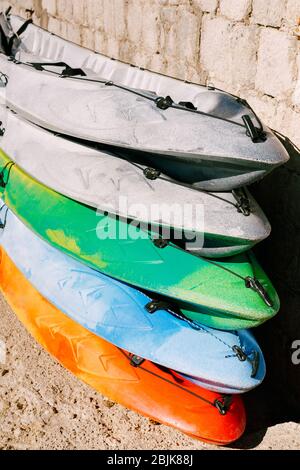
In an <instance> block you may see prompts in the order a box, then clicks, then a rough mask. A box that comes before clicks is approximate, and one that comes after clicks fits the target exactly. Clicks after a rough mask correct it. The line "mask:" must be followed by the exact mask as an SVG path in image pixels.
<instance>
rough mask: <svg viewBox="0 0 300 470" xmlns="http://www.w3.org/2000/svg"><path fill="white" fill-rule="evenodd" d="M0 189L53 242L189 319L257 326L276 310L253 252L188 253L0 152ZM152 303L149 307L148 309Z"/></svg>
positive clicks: (22, 216) (237, 326)
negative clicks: (216, 256)
mask: <svg viewBox="0 0 300 470" xmlns="http://www.w3.org/2000/svg"><path fill="white" fill-rule="evenodd" d="M0 196H1V198H2V199H3V201H4V202H5V203H6V204H7V206H8V207H9V208H10V209H11V210H12V211H13V212H14V213H15V214H16V215H17V216H18V217H19V218H20V219H21V220H22V221H23V222H24V223H25V224H26V225H27V226H28V227H29V228H30V229H31V230H33V231H34V232H36V233H37V234H38V235H39V236H40V237H42V238H43V239H44V240H46V241H47V242H48V243H50V244H52V245H53V246H54V247H56V248H58V249H60V250H62V251H64V252H65V253H67V254H69V255H71V256H73V257H74V258H77V259H78V260H80V261H81V262H83V263H85V264H87V265H89V266H90V267H92V268H94V269H96V270H98V271H101V272H103V273H104V274H107V275H109V276H111V277H114V278H116V279H119V280H121V281H124V282H126V283H128V284H131V285H133V286H136V287H138V288H140V289H144V290H147V291H150V292H152V293H156V295H157V296H159V299H160V300H161V299H167V301H169V302H172V300H173V301H175V303H176V304H177V305H178V306H179V307H180V308H181V309H182V312H183V313H184V314H185V315H186V316H187V317H189V318H191V319H193V320H197V321H201V323H203V324H206V325H209V326H212V327H215V328H219V329H240V328H247V327H254V326H257V325H259V324H261V323H263V322H265V321H266V320H268V319H269V318H271V317H272V316H274V315H275V314H276V313H277V312H278V310H279V299H278V296H277V294H276V291H275V289H274V287H273V286H272V284H271V282H270V280H269V279H268V277H267V276H266V274H265V273H264V272H263V271H262V269H261V268H260V267H259V265H258V263H257V261H256V260H255V258H254V256H253V255H252V254H248V255H247V254H246V255H238V256H236V257H233V258H230V259H226V260H225V261H224V260H222V261H218V262H215V261H210V260H207V259H203V258H200V257H197V256H193V255H192V254H190V253H188V252H186V251H184V250H182V249H180V248H179V247H177V246H176V245H174V244H173V243H171V242H165V241H163V240H157V239H156V240H155V237H156V235H155V234H154V233H151V232H145V231H142V230H141V229H140V228H139V227H137V226H135V225H131V224H129V223H127V222H125V221H122V220H116V219H115V217H114V216H110V215H107V214H103V213H99V212H97V210H96V209H94V208H91V207H88V206H85V205H83V204H80V203H78V202H76V201H74V200H72V199H69V198H67V197H65V196H62V195H61V194H59V193H57V192H55V191H53V190H51V189H49V188H48V187H46V186H43V185H42V184H40V183H39V182H38V181H36V180H35V179H33V178H32V177H30V176H29V175H28V174H27V173H25V172H24V171H23V170H21V169H20V168H19V167H18V166H17V165H16V164H15V163H14V162H12V161H11V160H10V159H9V158H8V157H7V156H6V155H5V154H4V153H3V152H2V151H0ZM2 219H3V217H2ZM41 269H42V266H41ZM158 305H159V304H158ZM156 307H157V304H156V303H154V304H153V305H151V306H150V307H149V308H150V310H152V311H153V312H154V311H155V309H156Z"/></svg>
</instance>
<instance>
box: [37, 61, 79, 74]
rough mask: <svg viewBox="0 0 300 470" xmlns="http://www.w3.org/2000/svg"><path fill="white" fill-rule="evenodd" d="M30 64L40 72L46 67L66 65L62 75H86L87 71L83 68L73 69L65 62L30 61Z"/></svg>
mask: <svg viewBox="0 0 300 470" xmlns="http://www.w3.org/2000/svg"><path fill="white" fill-rule="evenodd" d="M29 65H31V66H32V67H33V68H35V69H36V70H39V71H40V72H44V71H45V70H46V69H45V67H59V68H61V67H64V70H63V71H62V72H61V74H60V75H61V77H76V76H80V77H86V73H85V72H84V71H83V70H82V69H79V68H78V69H73V68H72V67H70V65H68V64H66V63H65V62H30V63H29Z"/></svg>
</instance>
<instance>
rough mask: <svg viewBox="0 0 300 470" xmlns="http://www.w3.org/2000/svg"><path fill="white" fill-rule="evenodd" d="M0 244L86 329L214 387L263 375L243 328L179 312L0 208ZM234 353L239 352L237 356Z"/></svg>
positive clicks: (241, 384) (245, 384) (242, 386)
mask: <svg viewBox="0 0 300 470" xmlns="http://www.w3.org/2000/svg"><path fill="white" fill-rule="evenodd" d="M1 212H2V215H3V217H5V228H4V230H3V231H2V234H1V237H0V244H1V245H2V246H3V248H4V249H5V251H6V253H7V254H8V255H9V257H10V258H11V259H12V261H13V262H14V263H15V265H16V266H17V267H18V269H19V270H20V271H21V272H22V273H23V274H24V275H25V276H26V278H27V279H28V280H29V281H30V283H31V284H32V285H33V286H34V287H35V288H36V289H37V290H38V291H39V292H40V293H41V294H42V295H43V296H44V297H45V298H46V299H47V300H49V301H50V302H51V303H52V304H54V305H55V306H56V307H57V308H58V309H60V310H61V311H63V312H64V313H65V314H67V315H68V316H69V317H70V318H71V319H73V320H74V321H76V322H78V323H80V324H81V325H82V326H84V327H85V328H87V329H89V330H90V331H91V332H92V333H95V334H97V335H98V336H100V337H102V338H104V339H105V340H107V341H109V342H110V343H112V344H114V345H116V346H118V347H121V348H122V349H125V350H126V351H128V352H130V353H133V354H135V355H137V356H140V357H143V358H145V359H149V360H151V361H152V362H155V363H157V364H160V365H162V366H164V367H168V368H171V369H174V370H177V371H180V372H182V373H185V374H187V375H191V376H193V377H196V378H197V380H198V382H201V383H202V386H203V387H205V388H208V389H210V390H214V391H217V392H221V393H242V392H246V391H248V390H250V389H252V388H254V387H256V386H258V385H259V384H260V383H261V382H262V380H263V378H264V376H265V362H264V358H263V355H262V352H261V350H260V348H259V346H258V344H257V343H256V341H255V339H254V338H253V336H252V335H251V333H250V332H248V331H245V330H241V331H238V332H236V331H234V332H225V331H217V330H213V329H211V328H208V327H205V326H203V325H200V324H194V323H191V322H189V321H187V320H185V319H184V318H180V312H178V313H175V312H173V313H170V312H168V311H166V310H163V309H162V307H163V305H162V306H161V307H160V309H159V310H157V311H156V312H155V313H152V314H151V313H150V311H149V310H148V309H147V308H148V305H151V302H152V301H153V299H151V298H150V297H148V296H146V295H145V294H143V293H141V292H139V291H137V290H136V289H134V288H132V287H130V286H128V285H126V284H122V283H120V282H119V281H116V280H114V279H112V278H110V277H107V276H105V275H103V274H101V273H99V272H97V271H95V270H93V269H91V268H89V267H87V266H84V265H83V264H81V263H79V262H78V261H76V260H75V259H73V258H71V257H69V256H67V255H65V254H64V253H62V252H60V251H58V250H57V249H55V248H53V247H52V246H51V245H49V244H47V243H46V242H44V241H43V240H41V239H40V238H39V237H38V236H37V235H35V234H34V233H33V232H31V231H30V230H29V229H28V228H27V227H26V226H25V225H24V224H23V223H22V222H21V221H19V220H18V219H17V217H16V216H15V215H13V213H12V212H11V211H8V212H7V211H6V208H2V211H1ZM240 354H242V355H244V356H243V360H241V357H240Z"/></svg>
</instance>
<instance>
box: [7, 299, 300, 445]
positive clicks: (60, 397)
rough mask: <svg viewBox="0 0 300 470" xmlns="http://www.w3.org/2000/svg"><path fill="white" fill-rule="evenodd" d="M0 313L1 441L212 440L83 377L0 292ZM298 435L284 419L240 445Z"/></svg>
mask: <svg viewBox="0 0 300 470" xmlns="http://www.w3.org/2000/svg"><path fill="white" fill-rule="evenodd" d="M0 315H1V317H0V318H1V319H0V344H1V345H2V346H3V345H5V350H6V358H5V360H3V361H2V362H3V363H2V364H0V449H21V450H25V449H106V450H118V449H119V450H123V449H125V450H126V449H128V450H133V449H150V450H156V449H157V450H158V449H170V450H171V449H174V450H176V449H177V450H178V449H184V450H194V449H195V450H209V449H213V448H215V447H213V446H209V445H206V444H203V443H201V442H199V441H195V440H193V439H190V438H188V437H185V436H184V435H183V434H181V433H180V432H177V431H175V430H173V429H171V428H168V427H166V426H163V425H159V424H157V423H154V422H151V421H150V420H149V419H147V418H143V417H141V416H140V415H138V414H136V413H134V412H132V411H129V410H127V409H125V408H123V407H122V406H120V405H118V404H116V403H113V402H111V401H110V400H108V399H106V398H104V397H102V396H101V395H100V394H98V393H97V392H95V391H94V390H93V389H91V388H90V387H88V386H87V385H85V384H83V383H82V382H80V381H79V380H78V379H77V378H76V377H74V376H73V375H72V374H70V373H69V372H68V371H66V370H65V369H64V368H63V367H62V366H61V365H59V364H58V363H57V361H55V360H54V359H53V358H52V357H51V356H50V355H49V354H48V353H47V352H46V351H44V350H43V349H42V348H41V347H40V346H39V345H38V344H37V343H36V341H35V340H33V339H32V337H31V336H30V335H29V333H28V332H27V331H26V329H25V328H24V327H23V325H22V324H21V323H20V322H19V321H18V319H17V318H16V316H15V315H14V313H13V312H12V311H11V309H10V308H9V307H8V306H7V304H6V302H5V301H4V300H3V297H1V296H0ZM2 356H3V354H2ZM0 359H1V360H2V359H4V358H3V357H2V358H0ZM299 435H300V424H295V423H285V424H280V425H277V426H274V427H272V428H269V429H268V430H267V432H266V433H265V434H264V436H263V437H259V436H258V434H256V435H253V436H247V437H246V438H244V441H243V440H242V441H241V443H240V445H239V447H245V448H249V447H253V446H256V447H255V448H256V449H300V439H299ZM297 436H298V437H297ZM243 442H244V445H243ZM257 442H259V443H258V444H256V443H257ZM254 443H255V444H254Z"/></svg>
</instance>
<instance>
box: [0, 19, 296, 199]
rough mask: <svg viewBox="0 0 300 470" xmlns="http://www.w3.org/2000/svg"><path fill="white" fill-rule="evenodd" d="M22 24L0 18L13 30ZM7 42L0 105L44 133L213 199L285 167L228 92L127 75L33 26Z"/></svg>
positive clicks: (130, 71)
mask: <svg viewBox="0 0 300 470" xmlns="http://www.w3.org/2000/svg"><path fill="white" fill-rule="evenodd" d="M23 23H24V20H22V19H21V18H19V17H15V16H10V17H5V15H2V16H1V20H0V24H1V25H2V30H3V29H5V28H4V25H5V27H6V30H9V28H10V30H11V31H15V32H16V31H18V30H20V28H21V27H22V24H23ZM6 34H7V33H6ZM18 38H19V36H18ZM13 44H14V47H12V51H11V54H13V56H14V59H16V60H15V61H12V60H11V58H9V57H8V56H7V55H5V54H4V53H3V54H1V55H0V71H1V72H2V74H4V75H3V80H2V85H3V86H2V88H1V96H2V99H4V100H5V102H6V103H7V104H8V105H9V106H10V107H11V108H12V109H14V110H15V111H17V112H19V113H21V114H22V115H23V116H25V117H26V118H27V119H29V120H31V121H32V122H34V123H36V124H38V125H41V126H43V127H45V128H47V129H50V130H52V131H55V132H60V133H63V134H66V135H69V136H73V137H75V138H78V139H84V140H86V141H90V142H96V143H98V144H100V145H105V146H109V147H118V148H119V149H121V152H122V154H123V158H127V159H130V160H134V161H135V162H139V163H142V164H144V165H147V166H151V167H153V168H155V169H158V170H159V171H161V172H163V173H165V174H167V175H169V176H170V177H172V178H173V179H177V180H179V181H183V182H185V183H189V184H193V185H195V186H196V187H199V188H201V189H207V190H211V191H228V190H231V189H233V188H237V187H241V186H244V185H246V184H250V183H253V182H254V181H256V180H258V179H260V178H262V177H264V176H265V175H266V174H267V173H269V172H270V171H272V170H273V169H274V168H276V167H277V166H279V165H281V164H283V163H285V162H286V161H287V159H288V155H287V153H286V151H285V149H284V147H283V146H282V144H281V143H280V142H279V140H278V139H277V138H276V137H275V135H274V134H273V133H272V132H271V131H270V129H268V128H267V127H266V126H264V125H262V124H261V123H260V121H259V119H258V118H257V117H256V115H255V114H254V112H253V111H252V110H251V108H249V107H248V106H247V104H246V103H245V102H243V101H241V100H238V99H237V98H235V97H233V96H232V95H229V94H227V93H225V92H222V91H218V90H210V89H208V88H207V87H204V86H201V85H195V84H190V83H185V82H181V81H179V80H176V79H173V78H169V77H165V76H162V75H159V74H156V73H153V72H150V71H147V70H142V69H139V68H136V67H131V66H130V65H126V64H124V63H122V62H119V61H115V60H112V59H109V58H107V57H105V56H103V55H100V54H96V53H94V52H91V51H89V50H87V49H84V48H82V47H79V46H76V45H74V44H72V43H70V42H68V41H65V40H63V39H61V38H58V37H57V36H55V35H53V34H50V33H48V32H47V31H44V30H43V29H41V28H39V27H37V26H34V25H31V24H30V25H29V26H28V27H27V28H26V29H25V31H23V32H22V34H20V39H18V40H16V41H15V42H13ZM3 52H5V51H3ZM6 53H7V52H6ZM46 64H51V65H46ZM60 77H64V79H61V78H60ZM167 95H169V96H167ZM180 103H181V104H180Z"/></svg>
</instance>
